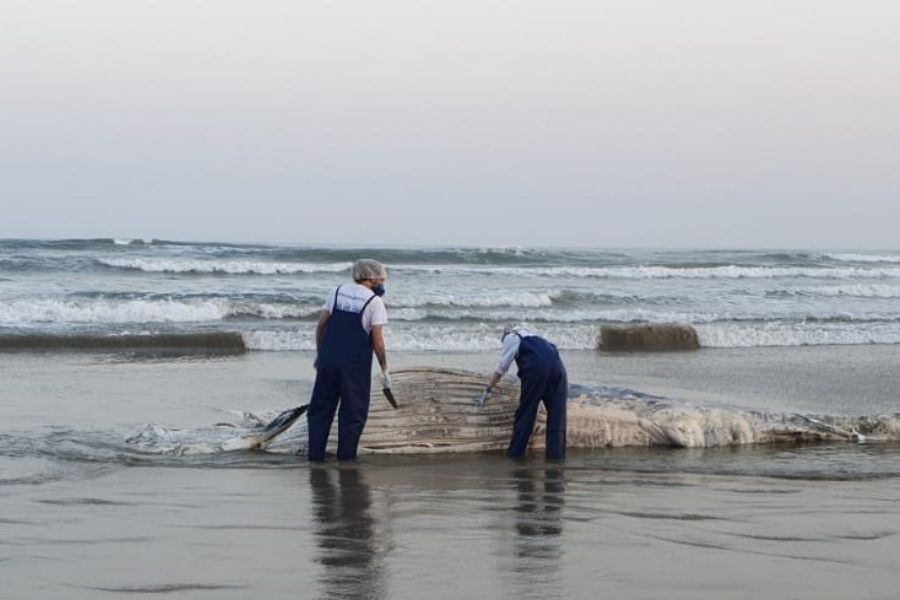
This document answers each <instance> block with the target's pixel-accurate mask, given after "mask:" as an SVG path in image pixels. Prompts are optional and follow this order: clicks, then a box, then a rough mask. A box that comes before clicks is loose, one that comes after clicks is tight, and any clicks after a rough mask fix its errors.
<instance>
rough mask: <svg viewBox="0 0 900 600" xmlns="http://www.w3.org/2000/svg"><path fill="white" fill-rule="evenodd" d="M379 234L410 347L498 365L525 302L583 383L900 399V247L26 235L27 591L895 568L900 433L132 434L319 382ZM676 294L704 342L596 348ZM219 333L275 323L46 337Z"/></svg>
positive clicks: (5, 440) (18, 246)
mask: <svg viewBox="0 0 900 600" xmlns="http://www.w3.org/2000/svg"><path fill="white" fill-rule="evenodd" d="M359 257H370V258H375V259H378V260H381V261H383V262H384V263H385V264H386V265H387V268H388V273H389V276H388V281H387V295H386V296H385V302H386V304H387V307H388V313H389V321H390V323H389V326H388V328H387V334H386V337H387V343H388V353H389V361H390V364H391V367H392V369H402V368H405V367H410V366H432V367H445V368H462V369H467V370H471V371H476V372H479V373H489V372H490V370H491V369H492V368H493V366H494V364H495V361H496V353H497V352H498V351H499V345H500V340H499V334H500V331H501V329H502V327H503V325H504V324H506V323H509V322H517V323H524V324H526V325H527V326H528V327H529V328H531V329H533V330H535V331H537V332H539V333H541V334H543V335H545V336H546V337H548V338H550V339H551V340H552V341H554V342H555V343H556V344H557V345H558V346H559V348H560V350H561V353H562V356H563V359H564V361H565V362H566V365H567V368H568V371H569V379H570V383H571V386H572V388H571V395H572V396H576V395H580V394H602V395H604V396H609V397H622V398H626V397H650V398H653V399H654V401H659V402H662V403H666V404H667V405H671V406H678V407H692V409H696V410H698V411H702V410H708V409H709V410H712V409H715V410H720V411H731V410H733V411H751V412H753V413H754V414H755V413H759V414H788V415H791V414H802V415H810V416H834V415H848V416H865V415H880V416H881V417H883V418H885V419H887V420H892V419H893V420H896V421H897V422H900V415H898V394H897V391H896V390H897V387H898V377H897V375H896V365H897V364H898V361H900V251H880V252H869V251H867V252H863V251H854V250H847V251H840V252H838V251H817V250H805V251H782V250H764V251H760V250H756V251H735V250H593V249H536V248H518V247H514V248H346V247H343V248H324V247H308V246H293V245H261V244H225V243H186V242H175V241H164V240H130V239H92V240H54V241H37V240H0V340H4V343H5V344H6V346H5V347H3V348H2V349H0V350H2V351H0V532H2V535H0V597H3V598H16V599H17V598H67V599H70V598H75V599H78V598H116V597H122V598H126V597H127V598H135V597H138V598H141V597H159V596H160V595H168V596H169V597H177V598H209V597H216V598H245V597H247V595H249V594H258V593H263V594H268V595H272V596H274V597H288V596H290V597H300V598H421V597H433V598H458V597H461V596H477V597H484V596H490V597H497V598H517V599H521V598H588V597H597V596H603V595H608V596H612V597H616V598H625V599H629V598H635V599H637V598H663V597H664V598H685V599H696V598H722V597H728V598H748V599H749V598H758V597H760V596H769V597H779V598H780V597H783V598H816V599H822V598H845V597H847V596H848V595H851V594H852V595H856V596H861V597H865V598H885V599H887V598H894V597H896V589H897V585H898V583H900V579H898V577H897V575H896V558H895V557H896V556H897V555H898V553H900V508H898V507H897V506H898V505H897V502H896V499H897V498H898V497H900V460H898V459H900V445H898V444H897V442H894V441H890V440H888V441H875V442H868V443H852V442H834V443H818V444H804V443H798V444H776V445H771V444H770V445H749V446H724V447H711V448H702V447H700V448H669V447H660V448H594V449H587V450H578V449H575V450H572V451H570V453H569V456H568V457H567V460H566V461H565V463H561V464H557V463H547V462H545V461H544V459H543V457H542V456H541V454H540V453H533V454H532V455H530V456H529V458H528V459H527V460H526V461H524V462H521V463H519V462H511V461H508V460H506V458H505V457H504V456H503V455H502V453H496V452H487V453H471V454H457V455H448V456H444V455H440V454H437V455H427V456H419V455H417V456H405V455H364V456H362V457H361V459H360V462H359V464H358V465H356V466H354V467H339V466H337V465H335V464H334V463H333V462H329V463H326V465H325V466H324V467H322V468H310V467H309V466H308V465H307V464H306V461H305V460H304V459H303V457H302V456H297V455H296V454H295V453H294V450H295V449H294V448H292V447H290V445H289V443H288V442H289V441H290V440H291V439H292V438H290V436H289V435H287V434H285V436H284V439H285V446H284V447H283V448H276V449H275V450H277V451H268V452H209V453H198V454H180V453H167V452H160V451H153V450H152V449H148V448H144V447H140V446H135V444H133V443H131V442H130V441H129V440H133V439H134V438H135V436H137V435H140V434H141V433H142V432H147V431H156V432H159V431H162V432H165V433H166V434H167V435H175V434H177V435H179V436H180V437H181V439H188V440H191V439H194V438H197V439H199V437H198V436H202V435H203V434H204V432H208V431H210V430H211V428H214V427H216V424H217V423H220V422H223V421H233V420H234V419H236V418H237V417H236V415H242V414H246V413H254V414H259V415H264V414H276V413H277V412H278V411H280V410H282V409H285V408H289V407H291V406H296V405H298V404H302V403H305V402H306V401H307V400H308V397H309V393H310V390H311V386H312V381H313V378H314V373H313V368H312V361H313V354H314V352H313V348H314V342H313V331H314V327H315V319H316V316H317V314H318V311H319V309H320V307H321V304H322V302H323V301H324V298H325V296H326V295H327V293H328V292H329V291H330V290H331V289H333V288H334V287H336V286H337V285H340V284H342V283H345V282H347V281H349V279H350V277H349V274H350V265H351V264H352V261H353V260H355V259H356V258H359ZM673 322H674V323H688V324H692V325H693V326H694V327H695V328H696V330H697V332H698V336H699V339H700V343H701V346H702V348H701V350H699V351H696V352H674V353H603V352H597V351H596V350H595V349H594V348H595V345H596V341H597V334H598V330H599V327H600V326H601V325H604V324H633V323H673ZM210 333H231V334H238V335H240V337H241V338H242V339H243V341H244V343H245V344H246V346H247V348H248V349H249V351H248V352H246V353H244V354H238V355H221V354H217V353H216V352H213V351H211V352H209V353H208V354H205V353H204V352H203V351H202V348H201V349H200V351H199V352H198V351H197V348H192V349H191V351H190V352H184V353H177V352H176V353H175V354H154V353H152V352H144V351H129V350H128V348H124V349H123V348H119V349H107V350H97V349H92V350H90V351H88V350H87V349H81V348H79V347H77V346H71V345H70V346H68V347H66V348H65V351H62V352H47V351H40V350H39V349H37V348H31V349H29V347H28V340H38V339H47V338H48V337H49V338H52V339H65V338H70V337H71V336H76V335H91V336H116V337H127V336H128V335H129V334H131V335H137V334H140V335H144V336H163V335H171V334H180V335H182V336H186V339H189V338H192V339H194V340H195V342H196V343H202V341H203V340H205V339H208V338H207V337H205V336H208V334H210ZM13 338H14V339H15V340H18V342H17V343H16V344H9V343H8V341H9V340H10V339H13ZM23 340H24V343H22V342H23ZM298 449H299V448H298Z"/></svg>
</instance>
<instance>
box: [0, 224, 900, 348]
mask: <svg viewBox="0 0 900 600" xmlns="http://www.w3.org/2000/svg"><path fill="white" fill-rule="evenodd" d="M359 257H371V258H375V259H377V260H380V261H382V262H384V263H385V264H386V265H387V266H388V269H389V281H388V290H389V293H388V296H387V301H388V304H389V306H390V321H391V328H390V334H391V347H392V349H394V350H401V351H420V350H421V351H436V352H443V351H452V352H457V351H465V352H469V351H475V350H491V349H493V348H495V346H496V339H497V331H498V329H499V328H501V327H502V325H503V324H504V323H507V322H520V321H524V322H526V323H527V324H528V325H530V326H532V327H534V328H536V329H539V330H541V331H542V332H544V333H545V334H546V335H547V337H550V338H551V339H553V340H554V341H555V342H556V343H557V345H558V346H559V347H560V348H563V349H567V350H585V349H591V348H593V347H594V346H595V343H596V336H597V328H598V325H599V324H603V323H612V324H621V323H643V322H651V323H652V322H677V323H690V324H693V325H694V326H695V327H696V329H697V331H698V334H699V336H700V342H701V344H702V345H703V346H704V347H708V348H737V347H757V346H800V345H821V344H840V345H847V344H895V343H898V342H900V302H898V300H900V252H865V253H863V252H852V251H847V252H821V251H778V250H766V251H734V250H584V249H568V250H566V249H532V248H519V247H511V248H410V249H395V248H320V247H304V246H287V245H279V246H272V245H254V244H216V243H184V242H173V241H164V240H147V241H144V240H130V239H93V240H58V241H32V240H3V241H0V333H15V334H25V335H27V334H31V333H50V334H71V333H85V332H89V333H101V334H122V333H151V334H154V333H171V332H178V333H197V332H209V331H229V332H239V333H240V334H241V335H242V336H243V338H244V340H245V342H246V344H247V345H248V346H249V347H250V348H251V349H253V350H310V349H312V348H313V339H312V336H311V335H310V332H311V331H312V330H313V328H314V323H315V319H316V316H317V314H318V311H319V309H320V308H321V305H322V302H323V299H324V297H325V296H326V294H327V293H328V292H329V291H330V290H331V289H333V288H334V287H335V286H337V285H339V284H341V283H342V282H345V281H347V280H348V279H349V273H350V265H351V264H352V261H353V260H355V259H356V258H359Z"/></svg>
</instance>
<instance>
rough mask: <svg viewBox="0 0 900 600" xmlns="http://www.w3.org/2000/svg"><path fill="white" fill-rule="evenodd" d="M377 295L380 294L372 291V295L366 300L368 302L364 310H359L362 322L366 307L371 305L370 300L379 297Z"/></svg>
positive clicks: (364, 305)
mask: <svg viewBox="0 0 900 600" xmlns="http://www.w3.org/2000/svg"><path fill="white" fill-rule="evenodd" d="M377 297H378V296H377V295H375V292H372V295H371V296H369V299H368V300H366V303H365V304H363V307H362V310H360V311H359V320H360V322H362V318H363V314H364V313H365V312H366V307H367V306H369V302H371V301H372V300H374V299H375V298H377Z"/></svg>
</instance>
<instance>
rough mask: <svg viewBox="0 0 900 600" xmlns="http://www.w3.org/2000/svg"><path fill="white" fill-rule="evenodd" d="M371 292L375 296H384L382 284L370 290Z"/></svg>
mask: <svg viewBox="0 0 900 600" xmlns="http://www.w3.org/2000/svg"><path fill="white" fill-rule="evenodd" d="M372 291H373V292H375V295H376V296H384V284H383V283H379V284H378V285H376V286H375V287H373V288H372Z"/></svg>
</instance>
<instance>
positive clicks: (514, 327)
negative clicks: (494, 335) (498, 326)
mask: <svg viewBox="0 0 900 600" xmlns="http://www.w3.org/2000/svg"><path fill="white" fill-rule="evenodd" d="M519 329H524V327H523V326H522V325H520V324H518V323H509V324H508V325H504V326H503V333H502V334H501V335H500V341H501V342H502V341H503V340H505V339H506V336H508V335H509V334H511V333H515V332H516V331H518V330H519Z"/></svg>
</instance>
